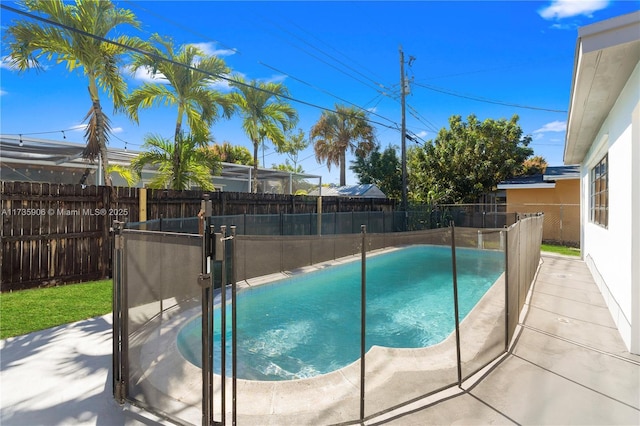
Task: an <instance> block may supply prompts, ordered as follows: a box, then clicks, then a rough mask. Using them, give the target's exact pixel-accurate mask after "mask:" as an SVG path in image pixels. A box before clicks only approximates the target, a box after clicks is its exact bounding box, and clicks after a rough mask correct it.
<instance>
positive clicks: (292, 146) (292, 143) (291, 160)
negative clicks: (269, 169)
mask: <svg viewBox="0 0 640 426" xmlns="http://www.w3.org/2000/svg"><path fill="white" fill-rule="evenodd" d="M308 146H309V141H308V140H307V139H305V137H304V130H302V129H298V132H297V133H293V132H289V133H287V135H286V139H285V141H284V144H283V145H281V146H279V147H277V148H276V152H278V153H279V154H286V156H287V157H288V158H287V159H286V160H285V163H284V165H282V166H284V168H283V169H282V170H289V171H292V172H294V173H303V172H304V170H303V169H302V166H300V165H299V164H298V156H299V155H300V151H303V150H305V149H306V148H307V147H308ZM274 168H275V167H274Z"/></svg>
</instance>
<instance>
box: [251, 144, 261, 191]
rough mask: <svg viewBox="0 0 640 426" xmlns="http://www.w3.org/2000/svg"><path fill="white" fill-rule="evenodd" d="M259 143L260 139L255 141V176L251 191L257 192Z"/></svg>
mask: <svg viewBox="0 0 640 426" xmlns="http://www.w3.org/2000/svg"><path fill="white" fill-rule="evenodd" d="M258 145H260V142H259V141H253V176H252V179H251V180H252V182H251V192H253V193H254V194H256V193H257V192H258Z"/></svg>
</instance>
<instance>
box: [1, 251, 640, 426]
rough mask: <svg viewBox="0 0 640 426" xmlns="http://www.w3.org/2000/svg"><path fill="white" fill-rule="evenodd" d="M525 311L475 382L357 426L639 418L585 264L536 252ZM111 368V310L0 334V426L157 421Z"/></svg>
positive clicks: (624, 355)
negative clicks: (115, 391)
mask: <svg viewBox="0 0 640 426" xmlns="http://www.w3.org/2000/svg"><path fill="white" fill-rule="evenodd" d="M527 308H528V312H527V315H526V317H525V320H524V324H523V326H522V330H521V334H520V336H519V338H518V340H517V342H516V344H515V346H514V347H513V349H512V352H511V353H510V354H508V355H506V356H505V357H504V359H502V361H501V362H500V363H498V364H497V365H495V366H494V368H493V369H492V370H491V371H489V372H487V373H486V375H485V377H483V378H482V380H480V381H478V382H477V383H475V384H471V385H463V386H462V389H460V388H458V387H454V388H451V389H449V390H448V391H446V393H443V394H439V395H437V396H432V397H429V398H425V399H420V400H417V401H416V402H414V403H412V404H410V405H406V406H404V407H402V408H399V409H397V410H394V411H391V412H389V413H387V414H385V415H383V416H378V417H376V418H374V419H371V420H369V421H367V422H365V424H367V425H378V424H392V425H426V424H454V423H455V424H489V423H490V424H640V356H637V355H632V354H630V353H629V352H627V351H626V350H625V347H624V345H623V343H622V341H621V338H620V336H619V334H618V332H617V330H616V329H615V327H614V324H613V321H612V319H611V317H610V314H609V311H608V310H607V308H606V306H605V304H604V300H603V298H602V296H601V295H600V292H599V291H598V289H597V287H596V285H595V283H594V281H593V279H592V277H591V275H590V273H589V271H588V269H587V268H586V265H585V264H584V262H582V261H579V260H575V259H569V258H562V257H555V256H547V255H543V257H542V264H541V268H540V270H539V273H538V275H537V278H536V282H535V284H534V287H533V290H532V296H531V299H530V301H529V303H528V305H527ZM110 370H111V318H110V315H107V316H104V317H98V318H93V319H90V320H87V321H81V322H78V323H73V324H68V325H64V326H60V327H55V328H52V329H49V330H44V331H40V332H36V333H31V334H29V335H25V336H19V337H15V338H10V339H5V340H3V341H1V343H0V408H1V412H0V424H2V425H3V426H4V425H39V424H42V425H63V424H64V425H68V424H83V425H85V424H86V425H134V424H148V425H151V424H165V423H166V422H165V423H163V421H162V420H161V419H159V418H157V417H155V416H153V415H150V414H148V413H145V412H144V411H142V410H140V409H138V408H136V407H133V406H130V405H124V406H122V407H121V406H119V405H118V404H117V403H116V402H115V401H114V400H113V398H112V396H111V371H110ZM388 391H389V392H390V393H393V392H395V391H394V389H393V388H389V389H388ZM318 420H320V424H321V423H322V422H321V419H318ZM239 424H242V423H240V422H239ZM254 424H255V423H254ZM289 424H299V422H298V423H295V421H292V422H291V423H289ZM314 424H319V423H318V422H316V423H314Z"/></svg>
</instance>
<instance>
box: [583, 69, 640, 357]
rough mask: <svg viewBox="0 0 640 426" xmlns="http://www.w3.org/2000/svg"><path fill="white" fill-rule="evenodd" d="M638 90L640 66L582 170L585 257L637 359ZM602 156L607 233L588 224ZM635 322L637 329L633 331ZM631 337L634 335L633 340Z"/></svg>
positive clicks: (639, 346) (639, 339) (639, 350)
mask: <svg viewBox="0 0 640 426" xmlns="http://www.w3.org/2000/svg"><path fill="white" fill-rule="evenodd" d="M639 88H640V64H638V65H637V66H636V67H635V70H634V71H633V74H632V75H631V78H629V81H628V82H627V84H626V86H625V88H624V89H623V91H622V93H621V95H620V97H619V98H618V100H617V101H616V103H615V105H614V107H613V109H612V110H611V112H610V113H609V115H608V117H607V118H606V120H605V122H604V123H603V125H602V127H601V128H600V131H599V132H598V135H597V136H596V138H595V140H594V141H593V145H592V146H591V148H590V149H589V151H588V152H587V155H586V156H585V158H584V160H583V163H582V168H581V193H582V194H583V195H582V199H583V200H584V202H583V203H582V217H583V218H584V220H583V232H584V239H583V241H584V244H583V247H582V252H583V256H584V259H585V261H586V263H587V264H588V265H589V269H590V270H591V273H592V275H593V276H594V278H595V280H596V282H597V283H598V286H599V287H600V290H601V291H602V294H603V295H604V296H605V300H606V301H607V305H608V306H609V310H610V311H611V314H612V315H613V319H614V321H615V322H616V324H617V325H618V329H619V330H620V334H621V335H622V337H623V339H624V340H625V343H627V345H629V347H630V348H631V349H632V352H635V353H640V327H638V325H637V324H638V322H640V318H638V311H639V310H640V306H638V305H640V302H639V300H640V294H637V293H638V287H639V283H638V281H639V280H640V273H639V271H638V267H639V265H640V250H639V249H638V247H637V246H638V239H639V238H640V229H639V228H640V218H639V217H638V216H640V205H639V204H640V203H639V199H640V195H638V194H639V193H640V171H639V170H640V89H639ZM605 155H608V163H609V169H608V173H609V175H608V178H609V220H608V227H607V228H605V227H602V226H600V225H597V224H594V223H592V222H591V221H590V220H589V191H590V178H589V172H590V170H591V169H592V168H593V167H594V166H595V165H596V164H597V163H598V162H599V161H600V160H601V159H602V158H603V157H604V156H605ZM634 239H635V241H634ZM634 287H635V289H634ZM634 304H635V306H634ZM634 310H635V312H634ZM634 316H635V317H636V318H635V319H634ZM634 320H635V327H633V328H632V322H633V321H634ZM632 333H635V336H633V338H632Z"/></svg>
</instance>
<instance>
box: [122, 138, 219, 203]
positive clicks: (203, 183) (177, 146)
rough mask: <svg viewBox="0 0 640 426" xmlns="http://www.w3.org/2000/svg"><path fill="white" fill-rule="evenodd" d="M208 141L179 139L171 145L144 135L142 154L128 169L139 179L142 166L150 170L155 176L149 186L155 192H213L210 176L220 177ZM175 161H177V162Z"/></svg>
mask: <svg viewBox="0 0 640 426" xmlns="http://www.w3.org/2000/svg"><path fill="white" fill-rule="evenodd" d="M206 145H207V141H206V140H203V139H202V136H201V135H200V136H196V135H192V134H189V135H185V136H182V135H180V136H178V139H177V141H171V140H169V139H166V138H163V137H161V136H158V135H147V136H146V137H145V141H144V144H143V145H142V148H143V150H144V151H143V152H142V153H141V154H140V155H139V156H138V157H136V158H135V159H134V160H133V161H132V162H131V166H132V168H133V169H134V170H135V171H136V173H137V174H138V176H141V175H142V169H143V168H144V167H145V166H153V167H155V168H156V169H157V174H156V175H155V176H154V178H153V179H152V180H151V183H150V184H149V186H150V187H151V188H154V189H163V188H169V189H177V190H181V189H189V187H190V186H191V185H192V184H193V185H197V186H199V187H200V188H202V189H203V190H205V191H212V190H213V189H215V188H214V185H213V182H212V181H211V175H212V174H219V173H220V171H221V164H220V160H219V158H218V157H217V156H216V155H214V154H213V152H212V151H211V150H209V149H207V148H206ZM176 157H178V158H179V159H180V161H178V162H176V161H175V158H176Z"/></svg>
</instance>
